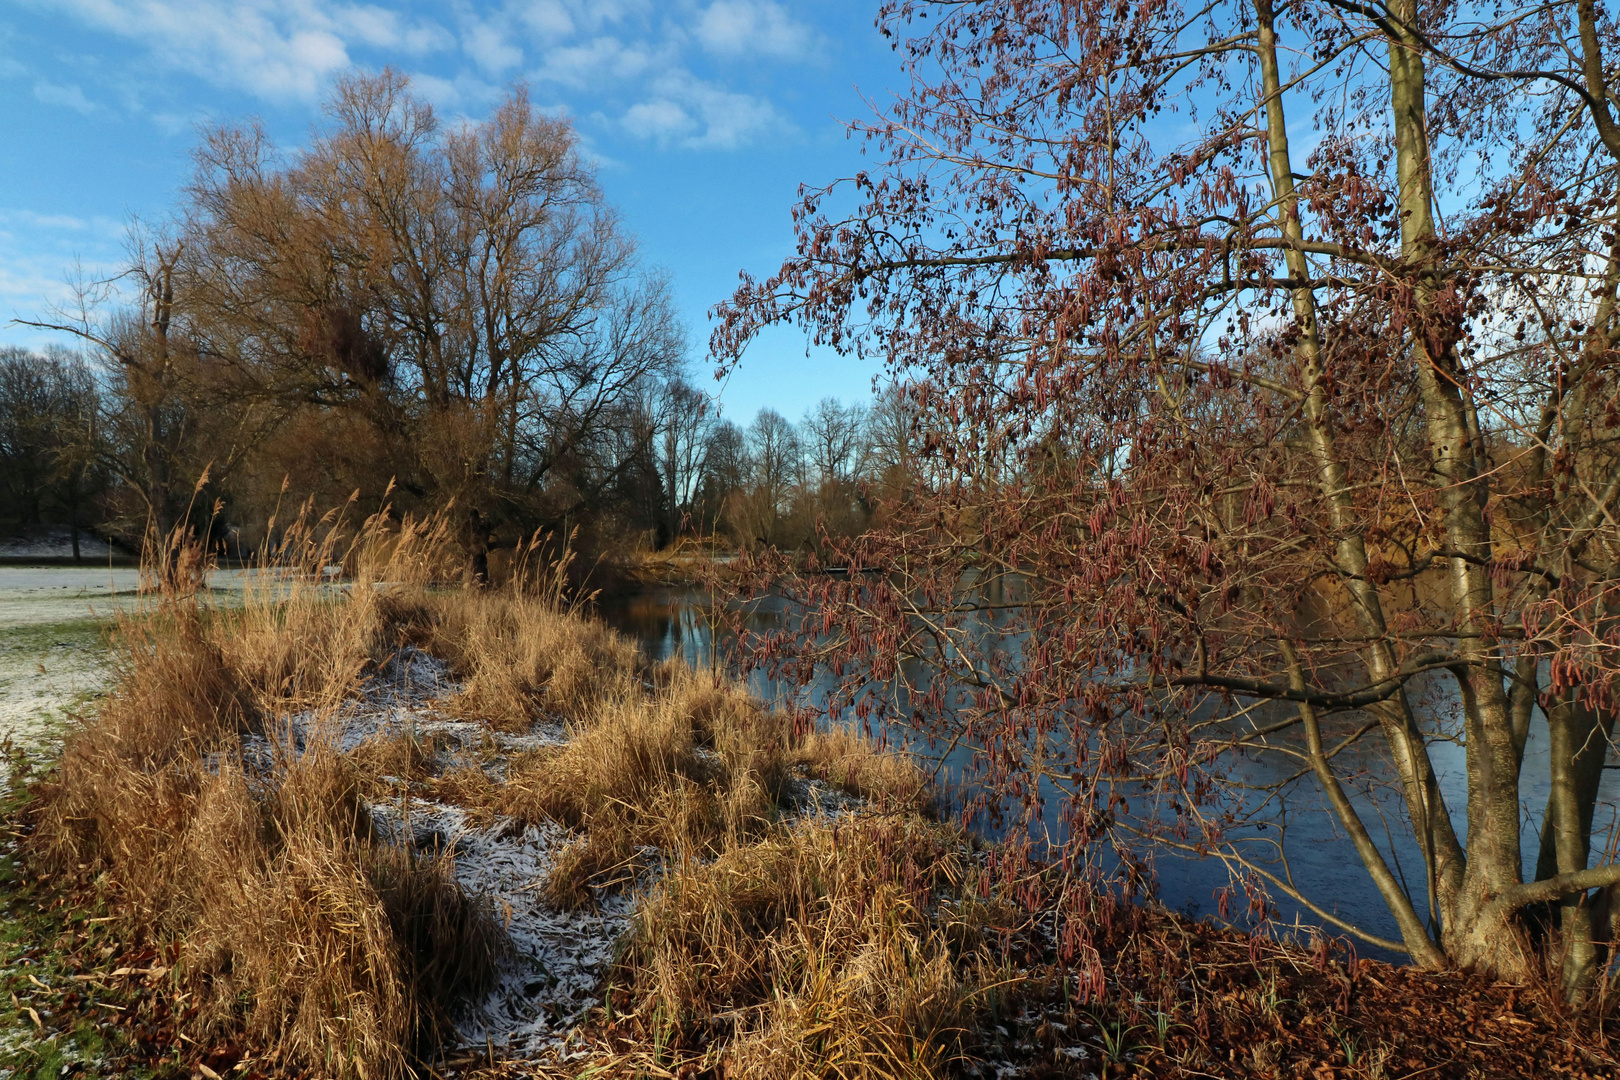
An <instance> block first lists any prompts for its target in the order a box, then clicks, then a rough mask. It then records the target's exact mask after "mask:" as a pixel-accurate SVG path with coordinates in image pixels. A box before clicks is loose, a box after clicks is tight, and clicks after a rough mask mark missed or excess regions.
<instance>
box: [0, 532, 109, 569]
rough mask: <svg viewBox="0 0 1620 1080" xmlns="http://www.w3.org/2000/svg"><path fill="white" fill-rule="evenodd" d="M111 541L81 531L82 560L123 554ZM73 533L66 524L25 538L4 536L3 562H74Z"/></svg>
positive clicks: (0, 548) (0, 547)
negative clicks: (6, 560) (63, 560)
mask: <svg viewBox="0 0 1620 1080" xmlns="http://www.w3.org/2000/svg"><path fill="white" fill-rule="evenodd" d="M119 554H122V553H121V552H117V551H115V550H113V548H112V547H110V546H109V545H108V544H107V541H105V540H103V539H101V537H99V536H96V535H95V534H94V533H89V532H86V531H84V530H83V529H80V530H79V557H80V558H81V559H101V560H103V561H105V560H106V559H107V557H108V556H109V555H119ZM71 558H73V530H72V529H71V528H70V527H68V526H66V525H42V526H39V527H37V528H35V529H32V530H30V531H29V532H28V534H27V535H25V536H0V559H71Z"/></svg>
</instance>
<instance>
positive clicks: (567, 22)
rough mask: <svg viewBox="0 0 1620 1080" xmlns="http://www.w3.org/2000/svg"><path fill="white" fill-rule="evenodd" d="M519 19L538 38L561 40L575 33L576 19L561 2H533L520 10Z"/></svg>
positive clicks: (540, 0)
mask: <svg viewBox="0 0 1620 1080" xmlns="http://www.w3.org/2000/svg"><path fill="white" fill-rule="evenodd" d="M518 18H519V19H520V20H521V21H522V22H523V24H524V25H525V26H527V27H528V28H529V30H530V31H531V32H532V33H533V34H534V35H535V36H536V37H538V38H540V39H542V40H552V41H556V40H560V39H562V38H566V37H568V36H569V35H570V34H572V33H573V32H574V19H573V16H572V15H570V14H569V13H568V5H566V4H564V3H562V2H561V0H533V2H532V3H528V4H524V5H523V6H522V7H521V8H519V9H518Z"/></svg>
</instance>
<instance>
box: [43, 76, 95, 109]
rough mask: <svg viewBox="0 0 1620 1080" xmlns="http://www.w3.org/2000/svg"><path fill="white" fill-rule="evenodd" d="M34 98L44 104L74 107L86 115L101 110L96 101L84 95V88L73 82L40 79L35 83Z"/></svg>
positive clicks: (67, 107)
mask: <svg viewBox="0 0 1620 1080" xmlns="http://www.w3.org/2000/svg"><path fill="white" fill-rule="evenodd" d="M34 100H35V101H38V102H40V103H41V104H44V105H56V106H59V107H61V108H64V109H72V110H73V111H74V112H77V113H82V114H84V115H85V116H90V115H91V114H93V113H96V112H99V111H100V109H99V107H98V106H97V105H96V103H95V102H93V101H91V100H90V99H89V98H87V97H85V96H84V91H83V90H81V89H79V88H78V87H77V86H74V85H73V84H71V83H53V82H50V81H48V80H46V79H40V80H38V81H37V82H35V83H34Z"/></svg>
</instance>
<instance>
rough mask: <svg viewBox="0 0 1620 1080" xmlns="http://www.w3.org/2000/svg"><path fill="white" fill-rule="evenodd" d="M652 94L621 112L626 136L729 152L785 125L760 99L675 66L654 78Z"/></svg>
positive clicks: (782, 119) (787, 124)
mask: <svg viewBox="0 0 1620 1080" xmlns="http://www.w3.org/2000/svg"><path fill="white" fill-rule="evenodd" d="M651 90H652V96H651V97H650V98H649V99H648V100H646V101H643V102H639V103H637V104H635V105H632V106H631V107H630V108H629V109H628V110H626V112H625V114H624V118H623V121H622V123H623V126H624V128H625V130H626V131H628V132H629V133H630V134H632V135H636V136H639V137H641V138H644V139H653V140H656V141H658V142H660V143H664V144H669V143H677V144H679V145H682V146H686V147H690V148H692V149H721V150H730V149H734V148H736V147H738V146H742V145H744V144H746V143H748V142H751V141H753V140H754V139H755V138H756V137H758V136H761V135H765V134H768V133H773V132H775V133H781V132H784V131H787V130H791V125H790V124H789V122H788V121H787V119H786V118H784V117H783V116H782V115H781V114H780V113H778V112H777V110H776V108H775V107H774V106H773V105H772V104H771V103H770V102H769V101H766V100H764V99H763V98H758V97H754V96H753V95H751V94H740V93H735V92H733V91H731V90H727V89H725V88H724V87H720V86H716V85H715V84H713V83H710V82H705V81H704V80H702V79H698V78H696V77H695V76H693V75H692V74H691V73H690V72H688V71H685V70H680V69H677V70H675V71H672V72H669V73H667V74H665V75H662V76H660V77H659V78H657V79H656V80H654V82H653V84H652V86H651Z"/></svg>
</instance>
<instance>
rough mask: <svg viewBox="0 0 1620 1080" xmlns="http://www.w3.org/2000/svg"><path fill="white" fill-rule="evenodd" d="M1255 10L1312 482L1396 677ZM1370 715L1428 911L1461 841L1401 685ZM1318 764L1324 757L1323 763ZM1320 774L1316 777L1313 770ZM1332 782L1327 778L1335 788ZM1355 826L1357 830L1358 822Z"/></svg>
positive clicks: (1373, 650) (1362, 623)
mask: <svg viewBox="0 0 1620 1080" xmlns="http://www.w3.org/2000/svg"><path fill="white" fill-rule="evenodd" d="M1255 14H1256V17H1257V23H1258V29H1259V35H1260V42H1259V45H1260V48H1259V56H1260V69H1261V83H1262V89H1263V92H1264V94H1265V108H1266V138H1267V147H1268V158H1269V165H1270V173H1271V182H1272V194H1273V198H1274V199H1275V200H1276V203H1277V207H1278V213H1279V215H1280V216H1281V218H1282V221H1281V230H1282V233H1283V236H1284V237H1285V239H1287V240H1288V241H1289V242H1290V244H1289V246H1288V247H1287V248H1285V253H1284V258H1285V260H1286V263H1287V266H1288V274H1289V278H1290V279H1291V280H1292V281H1293V282H1295V283H1296V284H1295V286H1294V288H1293V289H1292V290H1291V293H1292V299H1293V306H1294V318H1295V321H1296V324H1297V325H1298V327H1299V346H1298V348H1299V351H1300V358H1301V360H1302V361H1303V363H1302V364H1301V369H1302V382H1303V384H1304V385H1303V387H1302V389H1303V391H1304V393H1305V402H1304V405H1305V415H1306V419H1307V420H1308V422H1309V429H1308V431H1309V439H1310V450H1311V455H1312V458H1313V459H1314V461H1315V463H1316V469H1317V482H1318V484H1319V486H1320V488H1321V491H1322V495H1323V498H1324V499H1326V500H1327V503H1328V506H1329V511H1330V513H1331V515H1332V525H1333V528H1334V532H1335V533H1336V535H1337V542H1336V545H1335V552H1334V564H1335V568H1336V569H1337V570H1338V572H1339V574H1340V575H1341V579H1340V580H1341V581H1342V582H1343V583H1344V586H1345V588H1346V589H1347V591H1348V592H1349V594H1350V597H1351V601H1352V603H1351V610H1352V612H1353V617H1354V618H1355V620H1356V622H1357V624H1358V625H1357V629H1358V630H1359V632H1360V633H1362V634H1364V635H1365V636H1367V637H1369V638H1372V639H1374V643H1373V644H1372V645H1371V646H1369V647H1368V648H1367V649H1365V650H1364V651H1363V653H1362V657H1363V661H1364V662H1365V664H1366V666H1367V671H1368V674H1369V675H1370V677H1371V680H1372V681H1373V682H1382V681H1384V680H1387V679H1390V678H1393V677H1395V676H1396V674H1397V672H1398V670H1399V664H1398V663H1397V661H1396V658H1395V654H1394V651H1393V650H1392V649H1391V648H1390V646H1389V644H1388V642H1387V640H1384V638H1385V635H1386V634H1387V633H1388V627H1387V624H1386V622H1385V618H1384V611H1383V606H1382V602H1381V600H1380V598H1379V595H1378V589H1377V587H1376V586H1374V585H1373V583H1372V582H1371V581H1370V580H1369V579H1368V577H1367V574H1366V570H1367V563H1368V559H1367V550H1366V545H1365V542H1364V540H1363V537H1362V535H1361V533H1360V532H1359V523H1358V520H1357V517H1356V513H1355V508H1354V506H1352V505H1351V503H1350V500H1349V498H1348V496H1347V494H1346V492H1347V490H1348V488H1349V482H1348V480H1347V478H1346V475H1345V468H1344V465H1343V463H1342V461H1341V460H1340V458H1339V454H1338V451H1337V448H1336V447H1335V445H1334V438H1333V431H1332V426H1331V418H1330V403H1329V401H1328V397H1327V391H1326V389H1325V387H1324V385H1323V383H1324V378H1323V375H1324V371H1323V357H1322V342H1321V337H1320V330H1319V327H1318V323H1317V318H1316V295H1315V292H1314V291H1313V290H1312V288H1311V286H1310V264H1309V263H1308V262H1307V261H1306V258H1305V254H1304V250H1303V240H1304V226H1303V223H1302V222H1301V220H1300V216H1299V199H1298V196H1297V195H1296V194H1295V188H1294V174H1293V163H1292V161H1291V159H1290V155H1289V147H1288V125H1287V118H1286V116H1285V114H1284V110H1283V102H1282V86H1281V75H1280V71H1279V66H1278V63H1277V40H1276V31H1275V18H1274V14H1273V9H1272V4H1271V0H1255ZM1369 711H1370V712H1372V713H1373V715H1374V717H1375V718H1376V719H1377V720H1378V722H1379V725H1380V727H1381V729H1382V731H1383V734H1384V737H1385V740H1386V742H1387V743H1388V745H1389V748H1390V753H1391V757H1392V758H1393V761H1394V764H1395V767H1396V770H1397V772H1398V774H1399V776H1400V778H1401V788H1402V793H1403V795H1404V796H1405V799H1406V806H1407V812H1408V813H1409V814H1410V816H1411V819H1412V822H1413V825H1414V829H1415V830H1416V833H1417V838H1418V842H1419V846H1420V848H1421V850H1422V851H1423V859H1424V867H1425V872H1426V880H1427V891H1428V893H1429V905H1430V911H1431V913H1433V912H1435V911H1436V910H1438V907H1439V906H1440V905H1441V903H1442V902H1441V900H1440V894H1441V893H1442V892H1444V893H1454V892H1455V891H1456V890H1457V889H1458V888H1459V887H1460V885H1461V879H1462V875H1463V871H1464V866H1465V859H1464V856H1463V849H1462V844H1461V842H1460V841H1459V840H1458V839H1457V836H1456V834H1455V833H1454V832H1453V831H1452V827H1451V817H1450V813H1449V811H1448V810H1447V808H1446V804H1445V798H1444V796H1443V795H1442V793H1441V791H1440V784H1439V781H1438V779H1437V778H1436V776H1435V773H1434V767H1433V763H1432V762H1431V761H1430V760H1429V756H1428V753H1427V751H1426V750H1425V748H1424V742H1423V734H1422V731H1421V730H1420V729H1419V727H1418V725H1417V721H1416V718H1415V717H1414V716H1413V713H1412V708H1411V705H1410V702H1409V701H1408V699H1407V695H1406V693H1405V691H1404V689H1403V690H1402V691H1401V692H1400V693H1398V694H1397V695H1395V697H1393V698H1392V699H1390V700H1389V701H1387V702H1384V703H1380V705H1378V706H1375V707H1374V708H1372V709H1370V710H1369ZM1324 767H1325V764H1324ZM1319 776H1320V774H1319ZM1336 783H1337V782H1336V781H1334V784H1335V785H1336ZM1324 794H1327V795H1328V796H1329V801H1330V804H1331V805H1332V806H1333V807H1334V809H1335V811H1336V812H1337V813H1338V816H1339V817H1340V818H1341V821H1342V823H1343V824H1344V826H1345V827H1346V829H1349V830H1350V831H1351V833H1352V835H1354V834H1355V833H1356V831H1357V830H1358V829H1361V822H1360V821H1359V820H1355V821H1352V820H1348V819H1347V818H1346V815H1349V816H1350V817H1352V818H1353V817H1354V816H1355V810H1354V807H1353V806H1352V805H1351V804H1350V802H1349V800H1348V799H1334V798H1333V797H1332V796H1333V792H1332V791H1330V790H1328V788H1327V787H1326V781H1324ZM1362 831H1365V830H1364V829H1363V830H1362ZM1357 850H1358V851H1359V852H1360V853H1361V854H1362V855H1363V857H1364V859H1365V858H1367V857H1368V853H1369V852H1370V853H1371V855H1372V856H1373V857H1376V861H1377V865H1374V864H1373V863H1368V866H1367V869H1368V872H1369V873H1370V874H1371V875H1372V877H1373V880H1374V881H1375V882H1376V883H1377V884H1378V886H1379V892H1380V893H1381V894H1382V895H1383V898H1384V901H1385V903H1386V904H1388V905H1389V908H1390V911H1391V913H1392V914H1393V915H1394V916H1395V920H1396V923H1397V924H1398V925H1399V926H1400V927H1401V932H1402V937H1403V938H1404V940H1405V942H1406V946H1407V948H1408V949H1409V950H1411V955H1412V959H1413V960H1414V961H1415V962H1417V963H1419V964H1421V965H1423V966H1425V967H1439V966H1442V965H1443V964H1444V962H1445V957H1444V955H1443V954H1442V953H1441V951H1440V949H1439V947H1438V946H1437V945H1436V944H1435V942H1434V940H1433V938H1431V937H1430V935H1429V933H1428V932H1427V931H1426V930H1425V929H1424V927H1423V924H1422V921H1421V920H1420V919H1419V918H1418V917H1417V914H1416V912H1415V911H1413V910H1412V903H1411V898H1410V897H1408V896H1407V894H1406V893H1405V891H1404V890H1402V889H1401V888H1400V885H1399V882H1398V881H1397V880H1396V879H1395V877H1394V875H1392V874H1389V873H1388V872H1387V870H1388V868H1387V867H1383V865H1382V857H1381V856H1378V855H1377V849H1376V847H1373V846H1372V845H1371V844H1370V843H1369V844H1368V845H1366V846H1365V847H1363V846H1362V845H1359V844H1358V845H1357Z"/></svg>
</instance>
